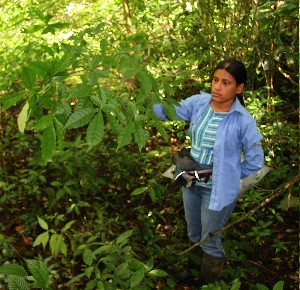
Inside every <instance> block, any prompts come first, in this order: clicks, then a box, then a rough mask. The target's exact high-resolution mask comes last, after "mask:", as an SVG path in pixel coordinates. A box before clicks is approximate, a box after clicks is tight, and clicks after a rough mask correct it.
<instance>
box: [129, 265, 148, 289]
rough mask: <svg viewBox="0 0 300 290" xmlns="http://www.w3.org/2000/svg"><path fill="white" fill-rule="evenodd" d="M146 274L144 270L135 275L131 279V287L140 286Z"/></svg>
mask: <svg viewBox="0 0 300 290" xmlns="http://www.w3.org/2000/svg"><path fill="white" fill-rule="evenodd" d="M144 275H145V272H144V270H143V269H140V270H137V271H136V272H134V274H133V275H132V276H131V277H130V286H131V287H132V288H134V287H136V286H138V285H139V284H140V283H141V282H142V280H143V279H144Z"/></svg>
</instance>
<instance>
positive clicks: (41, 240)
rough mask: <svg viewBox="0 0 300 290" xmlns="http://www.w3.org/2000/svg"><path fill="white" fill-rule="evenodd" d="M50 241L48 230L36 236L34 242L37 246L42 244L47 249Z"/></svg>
mask: <svg viewBox="0 0 300 290" xmlns="http://www.w3.org/2000/svg"><path fill="white" fill-rule="evenodd" d="M48 242H49V232H48V231H46V232H43V233H41V234H39V235H38V236H37V237H36V239H35V241H34V243H33V246H34V247H36V246H38V245H40V244H42V245H43V248H44V249H45V248H46V245H47V243H48Z"/></svg>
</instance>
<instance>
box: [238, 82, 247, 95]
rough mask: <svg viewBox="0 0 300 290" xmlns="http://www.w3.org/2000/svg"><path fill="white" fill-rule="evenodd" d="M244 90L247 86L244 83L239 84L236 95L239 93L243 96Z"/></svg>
mask: <svg viewBox="0 0 300 290" xmlns="http://www.w3.org/2000/svg"><path fill="white" fill-rule="evenodd" d="M244 88H245V84H244V83H241V84H239V85H238V86H237V88H236V93H237V94H241V93H242V91H243V90H244Z"/></svg>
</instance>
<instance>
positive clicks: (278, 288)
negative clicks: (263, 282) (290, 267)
mask: <svg viewBox="0 0 300 290" xmlns="http://www.w3.org/2000/svg"><path fill="white" fill-rule="evenodd" d="M283 286H284V281H278V282H277V283H276V284H275V285H274V287H273V290H283Z"/></svg>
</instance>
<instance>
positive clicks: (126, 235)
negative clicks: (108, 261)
mask: <svg viewBox="0 0 300 290" xmlns="http://www.w3.org/2000/svg"><path fill="white" fill-rule="evenodd" d="M132 233H133V232H132V230H129V231H126V232H124V233H122V234H121V235H119V236H118V237H117V239H116V243H117V244H120V243H122V242H123V241H125V240H127V239H128V238H129V237H130V236H131V235H132Z"/></svg>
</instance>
